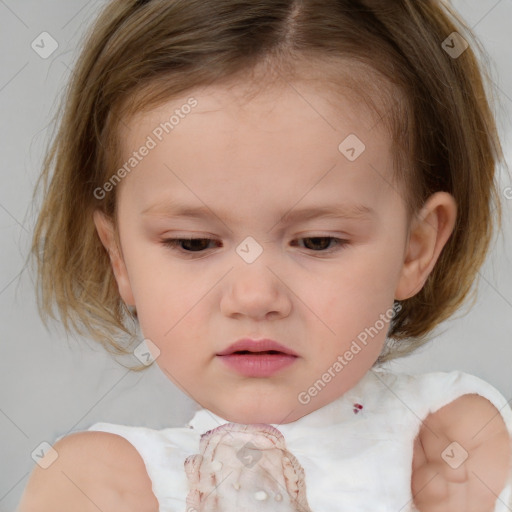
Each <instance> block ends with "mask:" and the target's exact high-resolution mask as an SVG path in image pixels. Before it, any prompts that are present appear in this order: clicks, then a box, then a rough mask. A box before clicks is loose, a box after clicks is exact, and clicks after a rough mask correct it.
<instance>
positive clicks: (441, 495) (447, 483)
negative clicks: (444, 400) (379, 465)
mask: <svg viewBox="0 0 512 512" xmlns="http://www.w3.org/2000/svg"><path fill="white" fill-rule="evenodd" d="M511 446H512V445H511V440H510V436H509V434H508V431H507V428H506V426H505V423H504V421H503V419H502V417H501V414H500V413H499V411H498V410H497V409H496V408H495V407H494V406H493V405H492V404H491V403H490V402H489V401H488V400H487V399H485V398H483V397H481V396H479V395H464V396H462V397H460V398H458V399H457V400H455V401H453V402H452V403H450V404H448V405H447V406H445V407H443V408H441V409H440V410H439V411H437V412H436V413H434V414H430V415H429V416H428V417H427V419H426V420H425V421H424V422H423V425H422V427H421V429H420V432H419V434H418V436H417V438H416V440H415V442H414V456H413V463H412V482H411V489H412V494H413V496H414V504H415V506H416V507H417V509H418V511H419V512H460V511H464V512H493V511H494V509H495V506H496V500H497V498H498V496H499V494H500V493H501V491H502V490H503V488H504V487H505V483H506V480H507V477H509V476H510V460H511Z"/></svg>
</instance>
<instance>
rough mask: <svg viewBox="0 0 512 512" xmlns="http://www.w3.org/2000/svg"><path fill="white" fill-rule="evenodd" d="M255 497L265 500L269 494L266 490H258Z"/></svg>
mask: <svg viewBox="0 0 512 512" xmlns="http://www.w3.org/2000/svg"><path fill="white" fill-rule="evenodd" d="M254 497H255V498H256V499H257V500H258V501H263V500H266V499H267V498H268V495H267V493H266V492H265V491H258V492H255V493H254Z"/></svg>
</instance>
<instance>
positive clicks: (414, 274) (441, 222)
mask: <svg viewBox="0 0 512 512" xmlns="http://www.w3.org/2000/svg"><path fill="white" fill-rule="evenodd" d="M456 217H457V205H456V203H455V199H454V198H453V196H452V195H451V194H448V193H447V192H436V193H435V194H433V195H432V196H430V198H429V199H428V200H427V202H426V203H425V205H424V207H423V208H422V210H421V212H420V213H419V214H418V215H417V217H416V218H415V219H413V221H412V222H411V227H410V230H409V240H408V244H407V247H406V251H405V256H404V263H403V266H402V271H401V275H400V279H399V282H398V285H397V288H396V290H395V300H405V299H408V298H410V297H413V296H414V295H416V294H417V293H418V292H419V291H420V290H421V289H422V288H423V285H424V284H425V281H426V280H427V277H428V276H429V274H430V273H431V272H432V269H433V268H434V266H435V264H436V262H437V260H438V258H439V255H440V254H441V251H442V249H443V247H444V246H445V245H446V242H447V241H448V239H449V238H450V235H451V234H452V232H453V229H454V226H455V220H456Z"/></svg>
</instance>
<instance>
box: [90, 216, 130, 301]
mask: <svg viewBox="0 0 512 512" xmlns="http://www.w3.org/2000/svg"><path fill="white" fill-rule="evenodd" d="M93 218H94V224H95V226H96V231H97V232H98V236H99V237H100V240H101V243H102V244H103V246H104V247H105V249H106V250H107V252H108V254H109V256H110V263H111V264H112V270H113V272H114V276H115V278H116V281H117V287H118V289H119V294H120V295H121V298H122V299H123V301H124V302H125V304H126V305H127V306H135V300H134V298H133V293H132V288H131V285H130V279H129V278H128V272H127V270H126V265H125V263H124V259H123V255H122V252H121V250H120V247H119V245H118V243H117V240H116V238H115V233H114V226H113V224H112V221H111V220H110V219H109V218H108V217H107V216H106V215H105V214H104V213H103V212H101V211H100V210H95V211H94V213H93Z"/></svg>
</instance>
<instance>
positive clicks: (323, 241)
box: [298, 236, 348, 252]
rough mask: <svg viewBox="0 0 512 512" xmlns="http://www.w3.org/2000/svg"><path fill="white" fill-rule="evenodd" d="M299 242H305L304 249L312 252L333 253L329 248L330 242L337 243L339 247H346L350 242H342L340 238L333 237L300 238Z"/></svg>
mask: <svg viewBox="0 0 512 512" xmlns="http://www.w3.org/2000/svg"><path fill="white" fill-rule="evenodd" d="M298 240H303V241H304V242H305V243H304V247H305V248H306V249H309V250H311V251H315V252H331V251H330V249H329V250H326V249H328V248H329V245H330V242H331V241H332V242H335V245H337V246H344V245H346V244H347V243H348V242H347V241H346V240H341V239H339V238H334V237H332V236H315V237H305V238H299V239H298Z"/></svg>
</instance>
